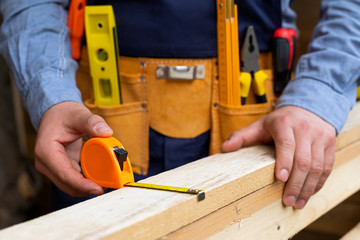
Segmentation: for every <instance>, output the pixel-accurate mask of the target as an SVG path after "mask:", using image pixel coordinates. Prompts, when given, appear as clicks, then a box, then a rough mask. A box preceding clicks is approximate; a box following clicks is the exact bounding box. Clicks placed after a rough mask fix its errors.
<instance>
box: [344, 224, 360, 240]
mask: <svg viewBox="0 0 360 240" xmlns="http://www.w3.org/2000/svg"><path fill="white" fill-rule="evenodd" d="M359 239H360V223H358V224H357V225H356V226H355V227H354V228H353V229H352V230H351V231H350V232H348V233H347V234H346V235H345V236H343V237H342V238H341V240H359Z"/></svg>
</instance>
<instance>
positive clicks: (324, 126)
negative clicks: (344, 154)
mask: <svg viewBox="0 0 360 240" xmlns="http://www.w3.org/2000/svg"><path fill="white" fill-rule="evenodd" d="M335 139H336V130H335V128H334V127H333V126H332V125H330V124H329V123H328V122H326V121H325V120H323V119H322V118H320V117H318V116H317V115H315V114H313V113H311V112H309V111H307V110H305V109H303V108H299V107H295V106H284V107H281V108H279V109H277V110H275V111H274V112H272V113H270V114H268V115H266V116H265V117H263V118H261V119H260V120H258V121H256V122H254V123H253V124H251V125H249V126H248V127H245V128H243V129H240V130H237V131H235V132H234V133H233V134H232V135H231V136H230V138H229V139H228V140H227V141H226V142H224V143H223V145H222V151H223V152H230V151H235V150H237V149H239V148H241V147H244V146H249V145H253V144H255V143H270V142H272V141H274V143H275V149H276V166H275V177H276V178H277V179H278V180H279V181H282V182H286V185H285V189H284V193H283V203H284V205H286V206H293V207H294V208H296V209H301V208H303V207H304V206H305V204H306V203H307V201H308V200H309V198H310V197H311V196H312V195H313V194H315V193H316V192H317V191H319V190H320V189H321V188H322V186H323V185H324V183H325V181H326V179H327V177H328V176H329V174H330V172H331V170H332V166H333V163H334V160H335Z"/></svg>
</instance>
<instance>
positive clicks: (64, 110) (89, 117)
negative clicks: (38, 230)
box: [35, 102, 112, 197]
mask: <svg viewBox="0 0 360 240" xmlns="http://www.w3.org/2000/svg"><path fill="white" fill-rule="evenodd" d="M84 135H90V136H93V137H94V136H101V137H105V136H111V135H112V130H111V129H110V128H109V126H108V125H107V124H106V123H105V121H104V119H102V118H101V117H100V116H97V115H93V114H92V113H91V112H90V111H89V110H88V109H87V108H86V107H85V106H83V105H81V104H79V103H75V102H63V103H59V104H56V105H54V106H52V107H51V108H50V109H49V110H47V111H46V112H45V113H44V115H43V116H42V118H41V120H40V125H39V130H38V134H37V138H36V145H35V166H36V168H37V170H38V171H39V172H41V173H42V174H44V175H45V176H47V177H48V178H49V179H50V180H51V181H52V182H54V184H55V185H57V186H58V187H59V188H60V189H61V190H62V191H64V192H66V193H68V194H69V195H71V196H78V197H79V196H85V195H89V194H95V195H99V194H102V193H103V189H102V188H101V187H100V186H98V185H97V184H96V183H94V182H92V181H90V180H88V179H86V178H84V177H83V176H82V175H81V174H80V172H79V171H80V166H79V161H80V150H81V138H82V137H83V136H84Z"/></svg>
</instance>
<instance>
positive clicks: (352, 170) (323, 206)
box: [209, 143, 360, 240]
mask: <svg viewBox="0 0 360 240" xmlns="http://www.w3.org/2000/svg"><path fill="white" fill-rule="evenodd" d="M359 147H360V143H359V144H357V148H359ZM359 169H360V156H359V157H356V158H354V159H352V160H350V161H348V162H345V163H343V164H341V165H340V166H339V167H337V168H336V169H335V170H334V171H333V173H332V174H331V175H330V177H329V179H328V181H327V183H326V185H325V186H324V188H323V189H322V190H320V191H319V192H318V193H317V194H316V195H315V196H314V197H312V198H311V199H310V201H309V202H308V204H307V206H306V207H305V208H304V209H302V210H300V211H299V210H294V209H292V208H285V207H284V206H283V205H282V203H281V191H280V194H279V198H278V200H277V201H275V202H274V203H272V204H269V205H267V206H265V207H264V208H263V209H261V210H260V211H257V212H253V214H252V215H251V216H249V217H247V218H242V219H240V221H239V222H238V223H235V224H232V225H231V226H229V227H227V228H226V229H223V230H222V231H220V232H218V233H216V234H214V235H213V236H211V237H210V238H209V239H274V240H275V239H288V238H290V237H292V236H293V235H295V234H296V233H297V232H299V231H300V230H301V229H303V228H305V227H306V226H307V225H309V224H310V223H311V222H313V221H315V220H316V219H317V218H319V217H320V216H322V215H323V214H324V213H326V212H327V211H329V210H330V209H332V208H333V207H334V206H336V205H337V204H339V203H341V202H342V201H343V200H344V199H346V198H347V197H349V196H350V195H351V194H353V193H354V192H356V191H358V190H359V189H360V177H359V176H358V170H359ZM356 176H357V177H356ZM257 195H259V196H261V195H262V193H261V192H260V193H259V194H251V195H249V198H251V199H253V198H255V200H256V197H257ZM248 201H250V200H248ZM241 202H242V201H241ZM240 206H241V205H240Z"/></svg>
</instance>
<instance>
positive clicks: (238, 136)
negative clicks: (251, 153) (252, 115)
mask: <svg viewBox="0 0 360 240" xmlns="http://www.w3.org/2000/svg"><path fill="white" fill-rule="evenodd" d="M265 139H266V138H265V132H264V129H263V125H262V121H261V120H259V121H256V122H255V123H253V124H251V125H249V126H247V127H245V128H242V129H240V130H237V131H235V132H233V133H232V134H231V135H230V137H229V138H228V140H226V141H225V142H224V143H223V144H222V146H221V151H222V152H232V151H236V150H238V149H240V148H241V147H246V146H250V145H254V144H257V143H260V142H262V141H264V140H265Z"/></svg>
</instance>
